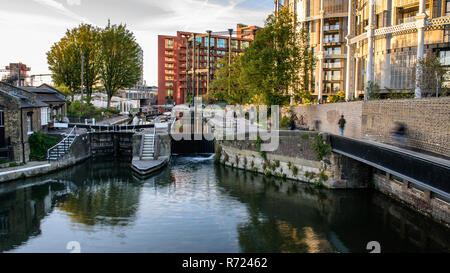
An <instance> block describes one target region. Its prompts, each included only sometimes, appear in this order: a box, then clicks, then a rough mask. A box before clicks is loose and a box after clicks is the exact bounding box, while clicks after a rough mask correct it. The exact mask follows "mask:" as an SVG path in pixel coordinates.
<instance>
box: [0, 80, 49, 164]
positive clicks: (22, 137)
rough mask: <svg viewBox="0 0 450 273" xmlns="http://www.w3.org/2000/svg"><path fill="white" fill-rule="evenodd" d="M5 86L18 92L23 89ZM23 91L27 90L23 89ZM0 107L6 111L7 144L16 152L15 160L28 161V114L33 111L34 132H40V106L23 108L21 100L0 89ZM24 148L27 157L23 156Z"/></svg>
mask: <svg viewBox="0 0 450 273" xmlns="http://www.w3.org/2000/svg"><path fill="white" fill-rule="evenodd" d="M5 86H6V87H8V88H6V87H5ZM5 86H3V87H2V89H5V88H6V89H7V90H9V89H11V90H9V91H14V92H16V93H20V92H19V91H21V89H17V88H15V87H9V86H8V85H5ZM21 92H25V91H23V90H22V91H21ZM25 93H27V92H25ZM0 107H2V108H3V111H4V128H5V144H6V146H11V147H12V150H13V154H14V155H13V160H14V161H16V162H28V161H29V154H30V147H29V144H28V137H29V134H28V126H27V114H28V113H31V116H32V129H33V131H34V132H38V131H40V130H41V128H42V127H41V112H40V108H36V107H34V108H33V107H30V108H21V102H20V100H19V99H18V98H15V97H13V96H11V95H9V94H8V93H6V92H4V91H0ZM21 126H22V128H21ZM22 142H23V143H22ZM24 149H25V158H24V156H23V155H24V153H23V150H24Z"/></svg>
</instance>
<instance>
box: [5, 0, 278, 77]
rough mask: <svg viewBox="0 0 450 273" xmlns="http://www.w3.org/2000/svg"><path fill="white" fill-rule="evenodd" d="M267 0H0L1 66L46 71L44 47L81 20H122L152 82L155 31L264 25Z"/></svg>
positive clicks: (97, 22)
mask: <svg viewBox="0 0 450 273" xmlns="http://www.w3.org/2000/svg"><path fill="white" fill-rule="evenodd" d="M272 10H273V1H272V0H0V68H4V67H5V66H7V65H8V64H9V63H14V62H22V63H24V64H26V65H27V66H28V67H31V72H30V74H32V75H36V74H47V73H49V70H48V65H47V57H46V52H47V51H48V50H49V49H50V47H51V46H52V45H53V44H54V43H56V42H58V41H59V40H60V39H61V38H62V37H63V36H64V34H65V32H66V30H67V29H70V28H74V27H76V26H78V25H79V24H80V23H90V24H93V25H96V26H102V27H103V26H105V25H106V24H107V22H108V19H110V20H111V23H112V24H120V23H124V24H126V25H127V27H128V28H129V29H130V30H131V31H132V32H133V33H134V35H135V37H136V41H137V42H138V43H139V45H140V46H141V47H142V49H143V51H144V80H145V81H146V82H147V84H148V85H157V84H158V82H157V77H158V75H157V65H158V62H157V40H158V35H175V34H176V31H178V30H180V31H191V32H205V31H206V30H207V29H210V30H212V31H215V32H216V31H226V30H227V29H229V28H233V29H236V24H238V23H243V24H247V25H258V26H264V20H265V19H266V17H267V16H268V15H269V14H270V13H271V12H272Z"/></svg>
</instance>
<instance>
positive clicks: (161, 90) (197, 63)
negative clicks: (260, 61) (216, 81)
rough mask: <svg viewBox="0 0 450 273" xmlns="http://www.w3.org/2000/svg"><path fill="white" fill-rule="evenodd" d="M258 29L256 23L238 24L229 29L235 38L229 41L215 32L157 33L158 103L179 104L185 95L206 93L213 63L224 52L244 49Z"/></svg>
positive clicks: (213, 67)
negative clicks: (254, 24)
mask: <svg viewBox="0 0 450 273" xmlns="http://www.w3.org/2000/svg"><path fill="white" fill-rule="evenodd" d="M258 29H260V28H259V27H256V26H251V27H247V26H245V25H238V30H237V31H235V32H233V34H237V37H233V36H232V37H231V42H230V35H228V36H221V35H217V33H216V34H215V33H211V34H199V33H191V32H181V31H178V32H177V35H176V36H165V35H159V36H158V104H159V105H163V104H166V103H173V102H175V103H176V104H183V103H185V102H186V97H187V95H188V94H191V95H192V94H199V95H204V94H206V93H207V91H208V86H209V85H208V84H209V82H210V81H211V80H212V79H213V77H214V71H215V66H214V65H213V64H214V63H215V62H217V61H218V60H219V59H220V58H222V57H223V56H225V55H227V54H230V53H231V54H232V55H236V54H240V53H243V52H245V50H246V49H247V48H248V46H249V45H250V43H251V41H253V38H254V35H255V32H256V30H258ZM220 34H222V33H220ZM208 37H209V40H210V45H208ZM230 46H231V47H230ZM208 47H209V62H208ZM208 65H209V73H208ZM208 74H209V81H208Z"/></svg>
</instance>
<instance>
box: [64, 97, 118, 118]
mask: <svg viewBox="0 0 450 273" xmlns="http://www.w3.org/2000/svg"><path fill="white" fill-rule="evenodd" d="M102 113H103V115H102ZM119 113H120V110H118V109H116V108H111V107H110V108H98V107H95V106H94V105H92V104H90V103H85V104H84V105H81V101H79V100H76V101H73V102H71V103H70V104H69V107H68V108H67V115H68V116H69V117H77V118H86V119H91V118H96V119H98V118H101V117H107V118H109V117H112V116H114V115H117V114H119Z"/></svg>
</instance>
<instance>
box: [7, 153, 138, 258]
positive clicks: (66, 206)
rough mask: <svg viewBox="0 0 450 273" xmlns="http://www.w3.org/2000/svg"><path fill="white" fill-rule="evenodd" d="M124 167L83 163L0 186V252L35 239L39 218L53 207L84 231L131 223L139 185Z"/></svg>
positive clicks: (112, 164)
mask: <svg viewBox="0 0 450 273" xmlns="http://www.w3.org/2000/svg"><path fill="white" fill-rule="evenodd" d="M128 168H129V165H127V164H126V163H120V162H115V161H109V162H104V161H103V162H102V163H101V164H95V163H94V162H91V161H88V162H85V163H84V164H81V165H78V166H75V167H73V168H70V169H67V170H63V171H61V172H58V173H57V174H56V175H55V174H51V175H47V176H44V177H40V178H33V179H27V180H26V181H24V182H12V183H7V184H2V185H0V251H7V250H10V249H13V248H15V247H17V246H19V245H21V244H22V243H23V242H26V241H27V240H29V238H32V237H36V236H37V235H39V234H40V233H41V230H40V225H41V221H42V219H43V218H44V217H45V216H47V215H49V214H51V213H52V212H53V211H54V209H55V208H57V209H58V210H60V211H62V212H65V214H66V215H67V216H69V218H70V220H71V221H72V223H80V224H83V225H85V226H87V227H86V229H88V227H89V226H101V225H106V226H115V225H121V226H126V225H129V224H131V223H133V222H134V221H135V217H136V211H137V208H138V207H139V198H140V193H141V190H140V189H141V185H140V184H139V182H137V181H136V180H134V179H133V178H132V177H130V175H129V170H128Z"/></svg>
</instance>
